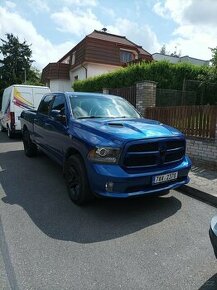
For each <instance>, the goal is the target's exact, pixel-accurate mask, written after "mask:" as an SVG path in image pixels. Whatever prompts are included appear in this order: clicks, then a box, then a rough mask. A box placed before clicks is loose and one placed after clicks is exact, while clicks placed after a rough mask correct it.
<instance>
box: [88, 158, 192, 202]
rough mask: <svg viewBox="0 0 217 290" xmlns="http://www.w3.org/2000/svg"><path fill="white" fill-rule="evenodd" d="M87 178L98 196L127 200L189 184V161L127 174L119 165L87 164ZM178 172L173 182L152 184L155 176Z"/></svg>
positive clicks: (186, 159) (185, 159)
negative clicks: (108, 186) (110, 186)
mask: <svg viewBox="0 0 217 290" xmlns="http://www.w3.org/2000/svg"><path fill="white" fill-rule="evenodd" d="M87 169H88V170H87V172H88V178H89V181H90V187H91V190H92V191H93V192H94V193H95V194H96V195H99V196H105V197H114V198H128V197H132V196H140V195H147V196H149V195H159V194H160V193H161V192H163V191H167V190H170V189H175V188H177V187H180V186H182V185H184V184H186V183H188V182H189V177H188V172H189V170H190V169H191V161H190V159H189V158H188V157H187V156H185V158H184V160H183V161H182V163H180V164H178V165H173V166H170V167H169V166H167V167H164V168H160V169H159V168H156V169H154V170H153V169H149V171H147V170H146V171H145V172H142V173H141V172H140V173H127V172H126V171H125V170H124V169H123V168H122V167H120V166H119V165H106V164H94V163H90V162H88V164H87ZM176 171H178V178H177V179H176V180H174V181H170V182H165V183H161V184H158V185H153V184H152V179H153V177H154V176H156V175H161V174H167V173H172V172H176ZM107 183H113V188H112V190H108V189H107V190H106V184H107Z"/></svg>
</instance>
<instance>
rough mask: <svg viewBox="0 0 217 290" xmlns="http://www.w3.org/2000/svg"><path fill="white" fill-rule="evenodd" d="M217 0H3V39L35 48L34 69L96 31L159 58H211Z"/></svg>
mask: <svg viewBox="0 0 217 290" xmlns="http://www.w3.org/2000/svg"><path fill="white" fill-rule="evenodd" d="M216 15H217V0H109V1H106V0H62V1H58V0H56V1H54V0H53V1H52V0H14V1H12V0H11V1H5V0H0V38H1V39H2V38H3V39H5V34H6V33H13V34H14V35H15V36H18V38H19V40H20V41H24V40H26V42H27V44H31V49H32V53H33V54H32V58H33V59H34V64H33V65H34V66H35V67H36V68H38V69H40V70H41V69H43V67H45V66H46V65H47V64H48V63H49V62H56V61H58V60H59V59H60V58H61V57H62V56H63V55H65V54H66V53H67V52H68V51H69V50H70V49H71V48H73V47H74V46H75V45H76V44H77V43H78V42H79V41H81V40H82V39H83V38H84V37H85V36H86V35H87V34H90V33H91V32H92V31H93V30H94V29H97V30H101V29H102V28H103V27H106V28H107V32H109V33H113V34H118V35H123V36H126V37H127V38H128V39H129V40H131V41H133V42H135V43H136V44H138V45H142V46H143V48H144V49H145V50H147V51H148V52H149V53H151V54H153V53H155V52H159V51H160V49H161V47H162V46H163V45H165V46H166V51H167V52H168V53H172V52H174V51H176V52H177V53H180V54H181V55H182V56H184V55H189V56H191V57H195V58H200V59H204V60H209V59H210V58H211V51H210V49H209V48H210V47H211V48H214V47H216V46H217V17H216Z"/></svg>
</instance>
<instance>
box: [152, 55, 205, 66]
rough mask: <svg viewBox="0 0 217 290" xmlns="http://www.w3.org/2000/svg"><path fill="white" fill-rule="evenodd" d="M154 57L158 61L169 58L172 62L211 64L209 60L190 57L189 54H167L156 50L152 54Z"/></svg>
mask: <svg viewBox="0 0 217 290" xmlns="http://www.w3.org/2000/svg"><path fill="white" fill-rule="evenodd" d="M152 57H153V59H154V60H156V61H160V60H167V61H169V62H171V63H178V62H189V63H191V64H194V65H209V63H210V61H209V60H203V59H198V58H194V57H190V56H188V55H185V56H172V55H167V54H162V53H158V52H156V53H154V54H152Z"/></svg>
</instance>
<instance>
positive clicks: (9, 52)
mask: <svg viewBox="0 0 217 290" xmlns="http://www.w3.org/2000/svg"><path fill="white" fill-rule="evenodd" d="M1 42H2V44H1V45H0V54H2V56H3V59H2V60H0V80H1V82H0V101H1V96H2V93H3V91H4V89H5V88H6V87H8V86H10V85H12V84H23V83H30V82H31V81H32V82H33V84H36V83H39V82H40V77H39V72H38V71H37V70H35V69H32V68H31V66H32V63H33V62H34V60H32V59H31V57H32V50H31V49H30V45H28V44H27V43H26V41H23V42H20V41H19V38H18V37H16V36H14V35H13V34H11V33H10V34H9V33H7V34H6V40H5V39H1Z"/></svg>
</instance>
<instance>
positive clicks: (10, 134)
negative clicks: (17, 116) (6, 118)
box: [7, 127, 15, 139]
mask: <svg viewBox="0 0 217 290" xmlns="http://www.w3.org/2000/svg"><path fill="white" fill-rule="evenodd" d="M7 134H8V138H10V139H13V138H14V137H15V134H14V133H13V132H12V131H11V129H10V128H9V127H8V128H7Z"/></svg>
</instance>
